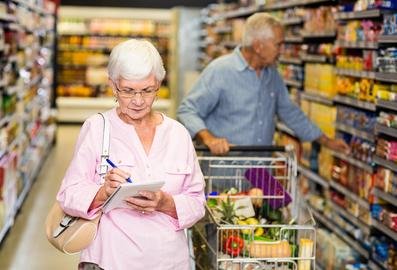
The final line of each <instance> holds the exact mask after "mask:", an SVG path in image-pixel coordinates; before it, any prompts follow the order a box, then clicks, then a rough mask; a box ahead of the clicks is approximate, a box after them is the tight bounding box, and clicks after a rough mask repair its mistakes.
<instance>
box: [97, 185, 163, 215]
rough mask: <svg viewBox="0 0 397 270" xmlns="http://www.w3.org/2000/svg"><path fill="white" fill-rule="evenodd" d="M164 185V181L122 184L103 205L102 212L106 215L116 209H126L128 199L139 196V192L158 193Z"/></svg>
mask: <svg viewBox="0 0 397 270" xmlns="http://www.w3.org/2000/svg"><path fill="white" fill-rule="evenodd" d="M163 185H164V181H152V182H143V183H138V182H134V183H124V184H121V185H120V186H118V188H117V189H116V190H115V191H114V192H113V193H112V195H110V196H109V198H108V199H107V200H106V202H105V203H104V204H103V207H102V210H103V212H104V213H107V212H109V211H110V210H113V209H115V208H126V207H127V204H126V202H125V199H126V198H127V197H131V196H132V197H134V196H139V192H140V191H144V190H147V191H158V190H160V188H161V187H162V186H163Z"/></svg>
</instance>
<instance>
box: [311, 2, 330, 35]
mask: <svg viewBox="0 0 397 270" xmlns="http://www.w3.org/2000/svg"><path fill="white" fill-rule="evenodd" d="M333 13H334V8H333V7H330V6H322V7H318V8H313V9H309V8H307V9H306V10H305V22H304V27H303V31H304V32H305V33H314V34H315V33H332V32H334V31H335V30H336V24H335V20H334V17H333Z"/></svg>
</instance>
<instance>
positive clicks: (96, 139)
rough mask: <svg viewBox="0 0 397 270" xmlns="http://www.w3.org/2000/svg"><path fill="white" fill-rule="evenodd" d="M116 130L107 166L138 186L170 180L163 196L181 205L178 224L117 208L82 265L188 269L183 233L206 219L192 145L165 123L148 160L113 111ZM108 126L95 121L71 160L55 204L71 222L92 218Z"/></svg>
mask: <svg viewBox="0 0 397 270" xmlns="http://www.w3.org/2000/svg"><path fill="white" fill-rule="evenodd" d="M105 114H106V116H107V117H108V119H109V122H110V150H109V158H110V159H111V160H112V161H113V162H114V163H115V164H116V165H117V166H118V167H119V168H120V169H122V170H125V171H127V172H128V173H130V174H131V179H133V181H137V182H145V181H151V180H164V181H165V185H164V186H163V187H162V190H163V191H165V192H168V193H169V194H171V195H172V196H173V198H174V201H175V206H176V211H177V214H178V219H174V218H172V217H170V216H168V215H166V214H164V213H160V212H154V213H151V214H147V213H145V214H141V213H140V212H137V211H134V210H132V209H128V208H119V209H115V210H112V211H110V212H109V213H107V214H104V215H102V217H101V221H100V225H99V228H98V234H97V236H96V238H95V240H94V241H93V243H92V244H91V245H90V246H89V247H88V248H87V249H85V250H84V251H83V252H82V253H81V258H80V260H81V262H93V263H96V264H98V265H99V266H100V267H101V268H104V269H106V270H112V269H134V270H137V269H145V270H146V269H151V270H153V269H170V270H171V269H172V270H175V269H184V270H185V269H189V251H188V242H187V239H186V237H185V233H184V231H183V229H185V228H189V227H191V226H192V225H193V224H194V223H195V222H197V221H198V220H199V219H201V218H202V217H203V215H204V211H205V210H204V202H205V197H204V179H203V175H202V173H201V170H200V167H199V164H198V161H197V157H196V154H195V150H194V147H193V144H192V142H191V137H190V135H189V133H188V132H187V130H186V129H185V128H184V127H183V126H182V125H181V124H180V123H178V122H177V121H175V120H173V119H171V118H168V117H166V116H164V115H163V119H164V121H163V122H162V123H161V124H160V125H158V126H157V127H156V133H155V136H154V140H153V144H152V146H151V149H150V152H149V154H146V153H145V150H144V148H143V145H142V144H141V142H140V140H139V138H138V135H137V133H136V132H135V129H134V127H133V126H132V125H129V124H126V123H125V122H123V121H122V120H121V119H120V118H119V117H118V115H117V113H116V110H115V109H113V110H110V111H107V112H106V113H105ZM102 135H103V119H102V117H101V116H100V115H94V116H92V117H90V118H89V119H88V120H86V121H85V123H84V124H83V126H82V128H81V131H80V134H79V137H78V140H77V144H76V149H75V152H74V156H73V159H72V161H71V163H70V165H69V168H68V170H67V172H66V175H65V177H64V179H63V182H62V185H61V188H60V191H59V193H58V195H57V200H58V201H59V202H60V203H61V205H62V207H63V209H64V210H65V211H66V212H67V213H68V214H70V215H75V216H80V217H84V218H89V219H90V218H93V217H94V216H95V214H96V212H97V210H93V211H88V208H89V206H90V205H91V202H92V200H93V199H94V197H95V195H96V193H97V192H98V190H99V188H100V181H101V180H100V176H99V174H98V173H99V165H100V153H101V149H102Z"/></svg>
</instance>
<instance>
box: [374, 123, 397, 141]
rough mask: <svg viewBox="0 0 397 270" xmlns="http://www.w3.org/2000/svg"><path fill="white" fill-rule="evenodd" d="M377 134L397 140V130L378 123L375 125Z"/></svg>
mask: <svg viewBox="0 0 397 270" xmlns="http://www.w3.org/2000/svg"><path fill="white" fill-rule="evenodd" d="M375 132H376V134H379V133H382V134H386V135H389V136H392V137H395V138H397V128H392V127H387V126H385V125H382V124H379V123H377V124H376V125H375Z"/></svg>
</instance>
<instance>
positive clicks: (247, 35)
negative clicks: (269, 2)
mask: <svg viewBox="0 0 397 270" xmlns="http://www.w3.org/2000/svg"><path fill="white" fill-rule="evenodd" d="M277 27H281V28H282V27H283V25H282V24H281V22H280V21H279V20H278V19H277V18H275V17H273V16H271V15H270V14H268V13H265V12H258V13H255V14H253V15H251V16H250V17H249V18H248V19H247V21H246V22H245V27H244V33H243V40H242V45H243V47H250V46H251V45H252V43H253V41H254V40H257V39H267V38H272V37H274V32H273V30H274V28H277Z"/></svg>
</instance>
